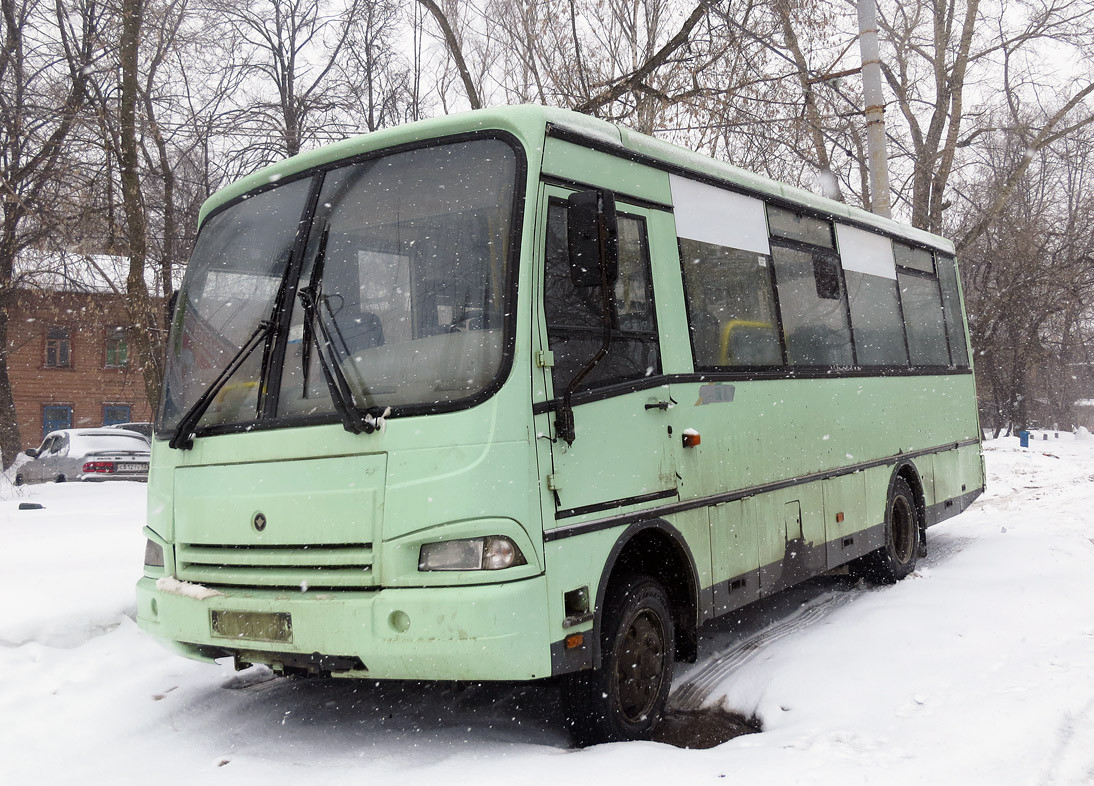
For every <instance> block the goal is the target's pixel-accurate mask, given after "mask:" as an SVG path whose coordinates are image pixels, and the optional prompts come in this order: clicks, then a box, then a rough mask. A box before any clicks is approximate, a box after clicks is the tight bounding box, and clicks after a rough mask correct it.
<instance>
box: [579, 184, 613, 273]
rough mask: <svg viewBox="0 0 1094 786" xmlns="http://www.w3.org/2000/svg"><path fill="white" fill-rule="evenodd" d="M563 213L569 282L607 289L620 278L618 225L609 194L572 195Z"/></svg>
mask: <svg viewBox="0 0 1094 786" xmlns="http://www.w3.org/2000/svg"><path fill="white" fill-rule="evenodd" d="M566 202H567V211H566V244H567V247H568V251H569V254H570V281H571V282H572V283H573V285H574V286H575V287H598V286H600V285H601V283H602V282H604V283H606V284H607V285H608V286H609V287H611V286H612V285H614V284H615V281H616V279H617V278H618V277H619V222H618V220H617V219H616V215H615V196H614V195H613V194H612V192H611V191H599V190H593V191H579V192H578V193H576V194H571V195H570V197H569V199H567V200H566Z"/></svg>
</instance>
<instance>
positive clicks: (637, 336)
mask: <svg viewBox="0 0 1094 786" xmlns="http://www.w3.org/2000/svg"><path fill="white" fill-rule="evenodd" d="M566 231H567V230H566V203H565V202H562V201H561V200H552V201H551V203H550V205H549V206H548V212H547V247H546V270H545V276H546V280H545V282H544V312H545V315H546V318H547V343H548V347H549V348H550V350H551V352H552V353H553V354H554V356H555V365H554V367H553V368H552V371H551V374H552V379H553V381H554V388H555V395H560V394H561V392H562V391H563V390H565V389H566V386H567V385H569V383H570V380H572V379H573V378H574V376H575V375H576V374H577V373H578V372H579V371H580V370H581V369H582V368H583V367H584V366H585V364H586V363H588V362H589V360H590V359H592V357H593V356H594V355H595V354H596V352H597V351H598V350H599V349H600V347H601V344H602V343H603V336H604V328H603V320H602V317H601V296H600V292H599V290H598V288H597V287H575V286H574V285H573V283H572V280H571V278H570V262H569V258H568V256H567V250H566V249H567V246H566ZM650 279H651V276H650V256H649V244H648V242H647V239H646V223H645V221H643V220H642V219H641V218H638V217H637V216H631V215H625V214H623V213H622V212H621V213H620V214H619V279H618V281H617V282H616V286H615V297H614V298H613V301H612V314H611V315H610V318H611V321H612V344H611V348H610V350H609V351H608V355H607V357H605V358H604V359H603V360H601V361H600V363H598V364H597V365H596V366H595V367H594V368H593V370H592V371H591V372H590V373H589V374H588V375H587V376H586V377H585V379H584V380H582V383H581V385H580V387H579V388H578V390H589V389H590V388H594V387H600V386H603V385H609V384H613V383H616V382H624V381H627V380H631V379H642V378H644V377H647V376H652V375H655V374H660V373H661V356H660V351H659V347H658V342H657V324H656V322H655V320H654V308H653V286H652V283H651V280H650Z"/></svg>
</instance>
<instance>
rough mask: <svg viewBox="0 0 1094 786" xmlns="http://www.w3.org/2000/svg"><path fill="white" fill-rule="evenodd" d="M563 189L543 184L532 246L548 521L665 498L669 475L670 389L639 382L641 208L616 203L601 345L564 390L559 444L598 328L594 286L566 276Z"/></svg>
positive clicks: (648, 315) (647, 371)
mask: <svg viewBox="0 0 1094 786" xmlns="http://www.w3.org/2000/svg"><path fill="white" fill-rule="evenodd" d="M569 193H570V192H567V191H565V190H563V189H559V188H554V187H545V189H544V192H543V204H544V205H545V206H546V211H545V212H546V215H547V220H546V226H545V227H541V231H543V232H544V234H543V236H542V237H543V242H542V244H541V246H540V248H541V249H542V250H543V267H542V268H541V269H542V270H543V271H544V286H543V320H542V321H541V322H540V323H539V324H540V330H541V331H543V333H544V335H541V337H540V338H541V342H540V346H543V347H546V351H544V352H541V363H540V365H541V366H542V367H543V373H544V380H543V381H544V388H545V391H546V398H547V399H548V400H549V401H551V402H552V405H551V406H549V407H543V406H541V407H539V408H537V412H539V413H540V414H539V417H538V419H537V426H536V431H537V434H539V435H548V434H549V435H550V439H551V463H550V470H549V475H548V477H547V478H546V484H547V488H548V489H549V490H550V493H551V494H552V495H553V497H554V503H555V511H554V518H555V526H564V525H566V524H568V523H571V522H576V521H578V520H580V519H581V518H589V517H594V518H604V517H608V516H611V515H612V514H613V513H615V512H620V511H623V510H627V509H629V508H630V507H631V506H633V505H637V504H642V503H651V504H652V503H654V502H655V501H656V500H669V499H675V498H676V497H677V480H678V478H677V474H676V466H675V452H674V451H673V450H672V444H671V442H670V433H671V432H670V429H669V419H668V416H667V412H668V408H669V407H670V406H671V405H672V397H671V393H670V391H669V389H668V386H667V385H662V386H655V387H650V386H649V385H648V384H643V381H644V380H647V379H648V378H649V377H651V376H658V375H660V374H661V354H660V344H659V341H658V336H657V320H656V315H655V310H654V296H655V293H654V291H653V284H652V280H651V279H652V277H651V270H650V251H649V248H650V245H649V234H648V224H649V218H650V212H651V211H649V210H646V209H643V208H638V207H634V206H631V205H627V204H625V203H622V202H620V203H618V204H617V213H618V222H619V278H618V281H617V282H616V284H615V287H614V292H613V297H612V298H611V301H612V302H611V313H610V314H609V315H608V318H609V319H610V320H611V341H610V344H609V349H608V352H607V354H606V355H605V356H604V357H603V358H602V359H601V360H600V361H599V362H598V363H597V364H596V365H595V366H593V367H592V368H591V369H590V370H589V371H588V372H586V373H585V375H584V377H583V378H582V379H581V381H580V383H579V384H578V385H577V386H576V387H575V389H574V391H573V394H572V403H573V414H574V439H573V441H572V442H567V440H566V439H564V438H563V437H564V435H560V433H559V429H558V411H559V409H560V407H561V405H562V399H563V396H564V393H565V391H566V389H567V386H569V385H571V384H572V383H573V380H574V379H575V377H576V376H577V375H578V374H580V373H581V371H582V369H584V368H585V367H586V365H587V364H588V363H589V362H590V360H592V359H593V358H594V356H595V355H596V354H597V352H598V351H599V350H600V349H601V348H602V346H603V344H604V329H605V327H604V315H603V314H602V311H603V298H602V295H601V292H600V289H599V287H580V286H574V284H573V282H572V280H571V277H570V265H569V257H568V252H567V244H566V234H567V229H566V218H567V203H566V196H568V194H569ZM596 514H599V515H596ZM548 526H550V525H548Z"/></svg>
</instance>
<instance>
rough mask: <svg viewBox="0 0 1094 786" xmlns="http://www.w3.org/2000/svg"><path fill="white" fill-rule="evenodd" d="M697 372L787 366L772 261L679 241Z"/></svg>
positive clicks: (754, 255) (756, 255)
mask: <svg viewBox="0 0 1094 786" xmlns="http://www.w3.org/2000/svg"><path fill="white" fill-rule="evenodd" d="M680 263H681V265H682V268H683V274H684V289H685V292H686V293H687V309H688V325H689V328H690V332H691V346H692V352H693V355H694V358H695V367H696V368H697V369H713V368H719V367H735V366H736V367H740V366H778V365H781V364H782V345H781V344H780V343H779V333H778V329H777V323H776V319H775V290H774V285H773V283H772V281H771V259H770V257H768V256H767V255H766V254H757V253H756V252H752V251H742V250H740V249H736V248H726V247H725V246H719V245H715V244H713V243H704V242H702V241H699V240H690V239H686V238H680Z"/></svg>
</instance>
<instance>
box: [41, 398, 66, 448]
mask: <svg viewBox="0 0 1094 786" xmlns="http://www.w3.org/2000/svg"><path fill="white" fill-rule="evenodd" d="M63 428H72V407H71V406H69V405H68V404H44V405H43V406H42V439H45V436H46V434H48V433H49V432H51V431H58V430H60V429H63Z"/></svg>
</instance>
